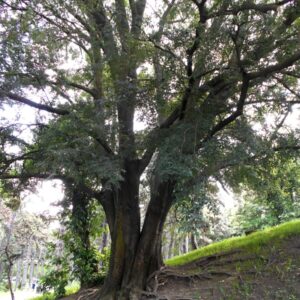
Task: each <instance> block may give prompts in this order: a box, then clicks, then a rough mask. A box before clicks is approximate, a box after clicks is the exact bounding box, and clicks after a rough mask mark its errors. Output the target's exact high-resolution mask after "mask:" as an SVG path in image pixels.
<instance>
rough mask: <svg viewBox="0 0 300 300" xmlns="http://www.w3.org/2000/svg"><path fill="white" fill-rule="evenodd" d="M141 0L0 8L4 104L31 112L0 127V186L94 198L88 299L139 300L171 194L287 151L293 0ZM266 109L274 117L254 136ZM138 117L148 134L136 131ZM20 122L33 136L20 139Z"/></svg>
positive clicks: (292, 96) (292, 143) (290, 145)
mask: <svg viewBox="0 0 300 300" xmlns="http://www.w3.org/2000/svg"><path fill="white" fill-rule="evenodd" d="M149 3H150V1H148V4H149ZM146 4H147V1H146V0H129V1H124V0H115V1H95V0H88V1H81V0H70V1H59V0H55V1H48V0H46V1H39V0H35V1H27V0H17V1H13V0H11V1H1V23H2V24H3V25H2V31H3V34H2V37H1V54H0V58H1V65H0V68H1V69H0V71H1V74H2V79H1V88H0V96H1V103H2V106H3V108H5V107H7V106H6V105H8V104H9V105H27V106H30V107H32V108H34V109H36V110H37V111H39V112H40V113H39V114H38V115H37V119H36V122H33V123H32V124H27V125H28V126H27V127H26V126H24V124H23V125H22V124H17V123H14V124H12V123H11V122H9V121H6V122H5V123H4V121H3V124H4V125H3V127H2V129H1V142H2V152H1V170H2V171H1V178H2V179H3V180H5V181H6V182H11V183H12V184H14V185H16V184H19V183H21V184H23V185H24V184H26V182H27V180H30V179H32V178H39V179H44V178H58V179H62V180H63V181H69V182H73V183H74V185H76V186H80V187H81V188H82V189H84V191H85V192H88V193H89V195H90V197H91V198H95V199H97V200H98V201H99V203H100V204H101V205H102V206H103V209H104V211H105V214H106V218H107V222H108V225H109V229H110V234H111V240H112V247H111V257H110V268H109V272H108V276H107V279H106V282H105V285H104V287H103V288H102V291H101V295H99V296H98V298H99V299H100V298H101V299H113V298H115V297H118V299H121V298H124V299H128V298H130V299H138V298H139V295H140V293H141V291H142V290H143V289H144V288H145V284H146V279H147V277H148V276H149V274H151V273H152V272H153V271H155V270H157V269H159V268H160V266H161V265H162V258H161V253H160V250H161V236H162V230H163V225H164V222H165V219H166V216H167V214H168V211H169V209H170V207H171V206H172V204H173V203H174V201H175V199H176V195H178V193H179V194H182V193H183V192H185V193H187V194H188V193H189V192H190V187H192V186H194V185H195V184H196V183H198V182H199V181H203V180H204V181H206V180H207V178H209V177H211V176H222V172H223V171H224V170H225V169H227V168H230V167H231V166H232V165H236V164H241V163H246V162H247V163H253V162H255V163H258V162H259V160H260V159H263V158H264V157H265V156H268V155H272V153H273V151H279V150H281V151H282V150H284V149H285V150H286V149H293V150H295V149H298V148H299V145H298V144H297V138H295V136H294V134H289V132H281V131H280V128H281V127H282V126H283V123H284V121H285V120H286V116H287V115H288V114H289V112H290V110H291V106H292V105H293V104H296V103H299V92H298V90H297V80H298V78H299V60H300V51H299V50H298V42H299V38H298V33H299V26H300V25H299V14H300V2H299V1H298V0H281V1H264V2H261V1H248V0H245V1H219V0H214V1H213V0H212V1H206V0H201V1H200V0H191V1H180V0H178V1H177V0H169V1H158V2H157V5H155V8H152V6H151V5H149V6H146ZM46 113H47V114H46ZM267 113H272V114H273V115H275V116H278V117H281V119H280V120H279V121H278V122H277V123H276V122H275V123H276V124H275V125H274V126H269V129H268V130H265V131H262V132H260V131H257V130H256V129H255V127H254V125H255V124H257V123H258V122H261V123H263V121H264V116H265V115H266V114H267ZM137 118H140V119H141V120H142V121H143V123H144V124H145V126H146V129H144V130H137V129H135V124H136V120H137ZM24 128H31V129H32V130H31V132H32V136H31V138H22V135H20V134H18V133H20V131H21V130H24ZM10 145H17V146H18V149H19V150H18V151H16V152H13V151H9V149H8V146H10ZM145 173H146V174H147V175H148V178H149V181H148V182H149V185H148V192H149V197H148V198H149V203H148V206H147V211H146V215H145V219H144V222H143V224H142V227H141V217H140V208H139V199H140V197H139V187H140V182H141V176H142V175H143V174H145Z"/></svg>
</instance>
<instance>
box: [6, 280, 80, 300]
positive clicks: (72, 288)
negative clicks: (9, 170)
mask: <svg viewBox="0 0 300 300" xmlns="http://www.w3.org/2000/svg"><path fill="white" fill-rule="evenodd" d="M78 290H79V284H78V283H74V284H71V285H69V286H67V287H66V296H68V295H72V294H75V293H77V292H78ZM0 299H1V298H0ZM55 299H56V298H55V297H54V294H53V293H46V294H43V295H41V296H38V297H34V298H30V299H28V300H55Z"/></svg>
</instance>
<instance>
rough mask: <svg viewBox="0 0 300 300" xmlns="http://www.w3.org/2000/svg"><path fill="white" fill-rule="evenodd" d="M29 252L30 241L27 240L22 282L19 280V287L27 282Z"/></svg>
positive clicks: (22, 286)
mask: <svg viewBox="0 0 300 300" xmlns="http://www.w3.org/2000/svg"><path fill="white" fill-rule="evenodd" d="M30 253H31V241H30V240H29V242H28V245H27V249H26V255H25V258H24V261H23V276H22V282H21V288H24V287H25V286H26V284H27V274H28V264H29V257H30Z"/></svg>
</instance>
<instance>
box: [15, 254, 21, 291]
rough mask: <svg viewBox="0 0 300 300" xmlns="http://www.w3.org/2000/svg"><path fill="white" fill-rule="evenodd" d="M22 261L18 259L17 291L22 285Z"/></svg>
mask: <svg viewBox="0 0 300 300" xmlns="http://www.w3.org/2000/svg"><path fill="white" fill-rule="evenodd" d="M21 263H22V261H21V259H18V261H17V273H16V285H15V291H16V290H17V289H18V287H19V284H20V277H21V276H20V275H21Z"/></svg>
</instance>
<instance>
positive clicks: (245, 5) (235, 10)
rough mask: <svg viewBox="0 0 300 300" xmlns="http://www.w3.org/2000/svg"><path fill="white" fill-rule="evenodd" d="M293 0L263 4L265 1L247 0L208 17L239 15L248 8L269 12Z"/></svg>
mask: <svg viewBox="0 0 300 300" xmlns="http://www.w3.org/2000/svg"><path fill="white" fill-rule="evenodd" d="M293 1H294V0H282V1H278V2H274V3H269V4H263V3H261V4H255V3H253V2H252V1H247V2H244V3H243V4H241V5H236V6H234V7H233V8H232V9H226V10H219V11H217V12H215V13H211V14H208V16H207V18H208V19H211V18H215V17H220V16H227V15H237V14H238V13H239V12H242V11H247V10H254V11H257V12H260V13H268V12H269V11H276V10H277V9H278V8H279V7H280V6H283V5H285V4H287V3H290V2H293Z"/></svg>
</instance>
